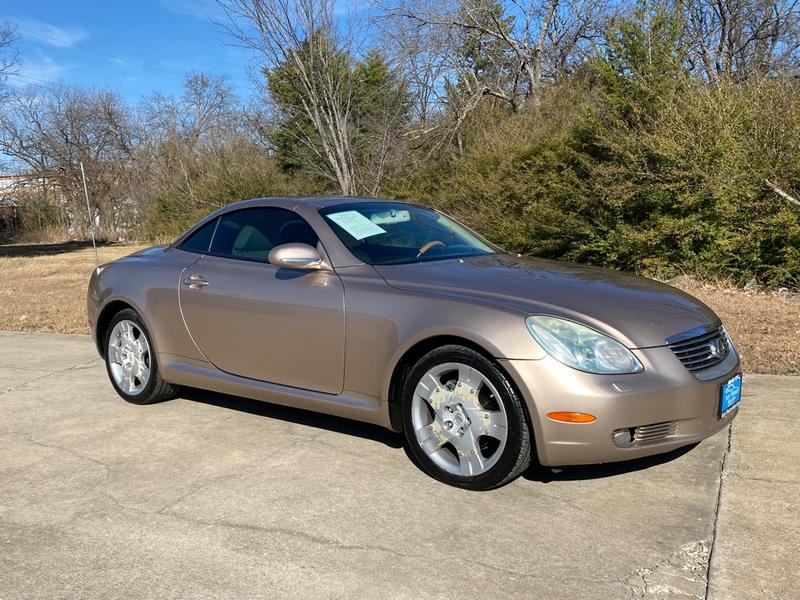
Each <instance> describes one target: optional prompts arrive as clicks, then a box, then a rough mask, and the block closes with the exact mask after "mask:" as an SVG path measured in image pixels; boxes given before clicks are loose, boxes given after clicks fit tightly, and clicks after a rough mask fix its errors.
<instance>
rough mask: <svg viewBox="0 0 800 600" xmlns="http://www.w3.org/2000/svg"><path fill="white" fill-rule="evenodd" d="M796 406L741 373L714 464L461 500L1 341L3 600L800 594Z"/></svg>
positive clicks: (648, 464) (351, 452)
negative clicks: (119, 391) (140, 395)
mask: <svg viewBox="0 0 800 600" xmlns="http://www.w3.org/2000/svg"><path fill="white" fill-rule="evenodd" d="M798 391H800V382H798V380H797V379H795V378H780V377H773V378H770V377H763V376H750V377H747V378H746V380H745V393H746V398H745V404H744V406H743V408H742V411H741V414H740V416H739V417H738V418H737V420H736V421H735V422H734V426H733V430H732V434H731V436H730V450H729V451H728V438H727V436H726V434H725V433H720V434H718V435H717V436H714V437H712V438H711V439H709V440H706V441H705V442H703V443H702V444H700V445H698V446H696V447H694V448H691V449H688V450H686V451H681V452H676V453H673V454H671V455H668V456H666V457H663V458H658V459H650V460H644V461H637V462H635V463H630V464H619V465H607V466H598V467H587V468H573V469H565V470H564V471H562V472H561V473H558V474H554V473H551V472H550V471H548V470H544V469H541V468H533V469H531V470H530V471H529V472H528V473H526V474H525V476H524V477H523V478H521V479H519V480H517V481H515V482H513V483H511V484H510V485H508V486H506V487H504V488H502V489H500V490H495V491H493V492H489V493H469V492H464V491H460V490H456V489H454V488H449V487H446V486H444V485H442V484H439V483H437V482H435V481H432V480H431V479H429V478H428V477H426V476H425V475H424V474H423V473H422V472H421V471H419V470H418V469H417V468H416V467H415V466H414V464H413V463H412V462H411V461H410V460H409V459H408V457H407V456H406V454H405V452H404V451H403V449H402V446H401V444H400V438H399V436H397V435H395V434H392V433H390V432H387V431H383V430H381V429H379V428H375V427H372V426H368V425H361V424H358V423H352V422H348V421H343V420H339V419H334V418H332V417H325V416H318V415H313V414H310V413H305V412H302V411H296V410H291V409H286V408H281V407H277V406H272V405H268V404H264V403H259V402H256V401H250V400H246V399H241V398H233V397H229V396H221V395H218V394H211V393H206V392H198V391H189V392H187V393H185V394H184V397H183V398H181V399H178V400H175V401H172V402H167V403H163V404H159V405H154V406H148V407H137V406H132V405H128V404H125V403H124V402H123V401H122V400H121V399H119V398H118V397H117V396H116V395H115V394H114V392H113V391H112V389H111V386H110V384H109V383H108V381H107V378H106V373H105V369H104V366H103V364H102V362H101V361H99V360H98V359H97V357H96V354H95V350H94V348H93V346H92V344H91V342H90V340H89V339H88V338H84V337H80V336H55V335H41V334H10V333H0V599H6V598H8V599H12V598H13V599H15V600H16V599H18V598H74V597H80V598H108V597H115V598H233V597H247V598H251V597H263V596H267V595H269V596H270V597H278V598H281V597H287V598H288V597H291V598H294V597H307V596H317V597H325V598H350V597H382V598H451V597H461V598H470V597H476V598H478V597H481V598H483V597H504V598H505V597H518V598H532V597H538V598H684V597H688V598H704V597H709V598H719V599H728V598H751V597H759V595H760V596H761V597H782V598H788V597H797V596H798V594H797V593H796V592H795V591H794V590H793V588H792V587H791V586H792V583H793V582H792V581H791V579H790V578H791V577H793V576H794V572H795V570H796V565H797V564H798V557H799V556H800V550H799V548H800V540H799V539H798V533H797V528H796V527H795V526H794V524H793V517H794V516H795V515H796V511H797V509H796V504H795V503H794V501H795V499H796V497H797V492H798V491H800V489H799V488H798V486H800V469H799V468H798V465H800V447H799V446H798V442H797V436H796V435H794V431H795V430H796V425H795V421H794V419H793V418H792V413H791V408H792V404H793V403H796V401H797V399H798V397H800V394H798ZM726 454H727V455H726ZM718 500H719V505H718ZM709 556H710V570H709ZM707 583H708V585H707Z"/></svg>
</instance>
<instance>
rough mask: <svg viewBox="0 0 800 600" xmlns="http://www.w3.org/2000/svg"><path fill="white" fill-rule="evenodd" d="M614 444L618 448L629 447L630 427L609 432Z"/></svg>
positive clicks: (631, 440) (631, 444) (631, 436)
mask: <svg viewBox="0 0 800 600" xmlns="http://www.w3.org/2000/svg"><path fill="white" fill-rule="evenodd" d="M611 439H612V440H614V445H615V446H617V447H618V448H630V447H631V446H633V433H632V432H631V430H630V429H617V430H616V431H614V432H613V433H612V434H611Z"/></svg>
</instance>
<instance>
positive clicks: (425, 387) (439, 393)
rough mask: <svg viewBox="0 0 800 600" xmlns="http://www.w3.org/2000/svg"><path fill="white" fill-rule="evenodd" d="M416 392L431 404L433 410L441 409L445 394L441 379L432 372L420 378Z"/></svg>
mask: <svg viewBox="0 0 800 600" xmlns="http://www.w3.org/2000/svg"><path fill="white" fill-rule="evenodd" d="M414 393H415V394H416V395H417V396H419V397H421V398H423V399H424V400H425V402H427V403H428V404H430V405H431V407H432V408H433V410H439V407H441V405H442V401H443V399H444V395H445V392H444V390H443V389H442V388H441V385H440V384H439V381H438V380H437V379H436V378H435V377H434V376H433V375H431V374H430V373H427V374H426V375H425V376H424V377H423V378H422V379H421V380H420V382H419V383H418V384H417V389H416V390H415V391H414Z"/></svg>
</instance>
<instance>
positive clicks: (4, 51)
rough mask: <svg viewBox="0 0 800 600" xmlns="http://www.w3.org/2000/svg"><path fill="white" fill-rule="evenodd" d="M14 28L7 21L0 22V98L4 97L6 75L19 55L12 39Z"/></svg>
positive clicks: (13, 37)
mask: <svg viewBox="0 0 800 600" xmlns="http://www.w3.org/2000/svg"><path fill="white" fill-rule="evenodd" d="M15 40H16V29H15V28H14V26H13V25H11V24H9V23H0V100H2V99H3V97H4V87H5V81H6V77H7V76H8V75H9V74H12V73H13V72H14V69H15V68H16V65H17V58H18V56H19V54H18V52H17V50H16V48H15V47H14V41H15Z"/></svg>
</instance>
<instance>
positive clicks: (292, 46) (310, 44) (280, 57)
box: [219, 0, 357, 195]
mask: <svg viewBox="0 0 800 600" xmlns="http://www.w3.org/2000/svg"><path fill="white" fill-rule="evenodd" d="M219 1H220V5H221V6H222V8H223V9H224V10H225V12H226V14H227V15H228V17H229V22H228V29H229V31H230V32H231V33H232V34H233V35H234V36H235V37H236V39H238V40H239V41H240V42H242V43H243V44H244V45H245V46H247V47H249V48H252V49H253V50H255V51H256V52H258V53H259V55H260V56H261V57H262V59H263V61H264V64H265V67H266V69H278V68H280V67H283V66H285V67H288V68H285V69H284V70H283V74H282V75H283V77H284V84H285V85H288V86H289V87H290V88H291V91H292V92H293V93H294V94H295V96H296V98H297V100H298V101H299V107H300V110H301V111H302V113H303V115H304V116H305V118H306V119H308V121H309V122H311V123H312V125H313V131H314V133H315V135H309V134H308V132H307V131H304V130H302V129H300V128H298V129H297V130H296V131H295V134H296V135H297V137H298V141H299V142H300V143H302V144H304V145H305V146H306V147H307V149H308V150H309V151H310V152H311V153H312V154H313V155H314V156H316V157H317V159H318V160H319V161H320V163H321V164H324V165H325V166H326V167H327V168H328V169H329V170H330V172H331V173H332V175H333V178H334V179H335V180H336V182H337V184H338V185H339V188H340V189H341V191H342V193H343V194H345V195H352V194H355V193H356V190H357V177H356V173H355V168H356V167H355V160H354V152H353V147H352V143H351V135H350V131H349V128H350V121H351V114H350V111H351V102H352V93H353V86H352V85H351V77H352V71H351V70H350V69H342V68H341V65H340V64H337V63H338V60H340V56H342V55H345V56H349V55H350V45H351V42H352V40H351V39H350V37H349V36H348V35H347V34H344V33H342V32H341V31H340V28H339V27H338V26H337V23H336V19H335V17H334V2H333V1H332V0H296V1H293V0H219Z"/></svg>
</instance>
